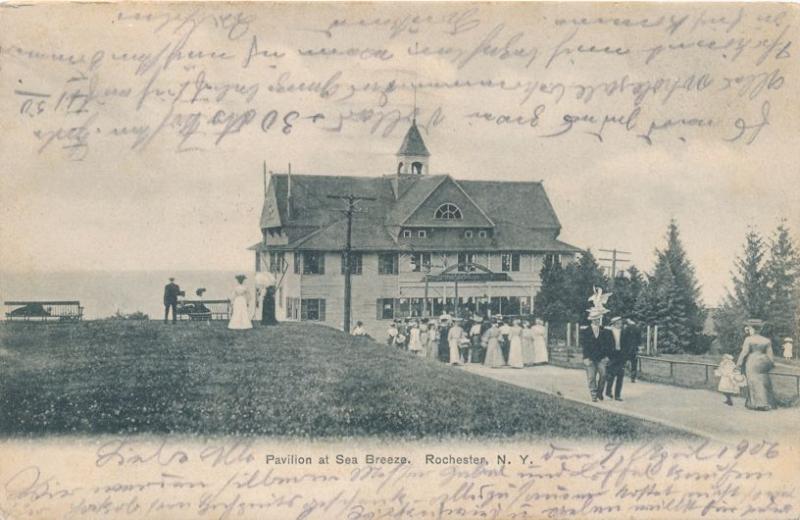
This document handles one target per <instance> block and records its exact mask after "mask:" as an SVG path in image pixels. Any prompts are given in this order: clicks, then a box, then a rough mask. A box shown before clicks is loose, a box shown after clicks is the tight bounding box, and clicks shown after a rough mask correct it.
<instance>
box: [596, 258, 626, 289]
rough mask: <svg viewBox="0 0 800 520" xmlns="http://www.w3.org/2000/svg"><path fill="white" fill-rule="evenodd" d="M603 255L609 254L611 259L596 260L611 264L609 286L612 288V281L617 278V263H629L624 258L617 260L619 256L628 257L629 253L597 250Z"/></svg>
mask: <svg viewBox="0 0 800 520" xmlns="http://www.w3.org/2000/svg"><path fill="white" fill-rule="evenodd" d="M598 251H602V252H604V253H611V258H598V260H600V261H603V262H611V286H612V287H613V286H614V279H615V278H616V277H617V263H622V262H630V260H628V259H625V258H619V255H630V254H631V253H630V252H629V251H620V250H619V249H598Z"/></svg>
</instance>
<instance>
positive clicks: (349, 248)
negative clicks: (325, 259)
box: [328, 193, 377, 332]
mask: <svg viewBox="0 0 800 520" xmlns="http://www.w3.org/2000/svg"><path fill="white" fill-rule="evenodd" d="M328 198H329V199H340V200H344V201H346V203H347V206H346V207H345V209H344V213H345V215H347V240H346V242H345V250H344V325H343V329H344V331H345V332H350V307H351V304H352V285H351V279H350V278H351V276H352V274H353V273H352V267H351V256H352V253H353V244H352V239H353V213H355V211H356V202H358V201H360V200H377V199H376V198H375V197H359V196H356V195H353V194H352V193H351V194H349V195H328Z"/></svg>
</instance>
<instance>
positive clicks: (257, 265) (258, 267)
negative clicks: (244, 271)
mask: <svg viewBox="0 0 800 520" xmlns="http://www.w3.org/2000/svg"><path fill="white" fill-rule="evenodd" d="M259 271H261V253H259V252H258V251H256V272H259Z"/></svg>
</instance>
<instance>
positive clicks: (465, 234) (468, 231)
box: [464, 229, 472, 238]
mask: <svg viewBox="0 0 800 520" xmlns="http://www.w3.org/2000/svg"><path fill="white" fill-rule="evenodd" d="M464 238H472V230H471V229H468V230H466V231H464Z"/></svg>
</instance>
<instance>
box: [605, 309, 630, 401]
mask: <svg viewBox="0 0 800 520" xmlns="http://www.w3.org/2000/svg"><path fill="white" fill-rule="evenodd" d="M609 325H610V326H611V337H612V339H613V343H612V348H611V350H610V352H609V355H608V371H607V373H606V397H609V398H610V397H613V398H614V400H615V401H622V380H623V379H624V378H625V361H626V360H627V358H626V356H625V355H626V353H627V352H628V350H629V349H628V348H626V347H627V345H626V344H625V343H626V342H627V341H629V336H630V335H629V334H626V332H627V331H626V330H625V329H623V327H622V317H621V316H615V317H613V318H611V321H610V322H609ZM612 388H613V390H614V393H613V394H612V393H611V390H612Z"/></svg>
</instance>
